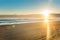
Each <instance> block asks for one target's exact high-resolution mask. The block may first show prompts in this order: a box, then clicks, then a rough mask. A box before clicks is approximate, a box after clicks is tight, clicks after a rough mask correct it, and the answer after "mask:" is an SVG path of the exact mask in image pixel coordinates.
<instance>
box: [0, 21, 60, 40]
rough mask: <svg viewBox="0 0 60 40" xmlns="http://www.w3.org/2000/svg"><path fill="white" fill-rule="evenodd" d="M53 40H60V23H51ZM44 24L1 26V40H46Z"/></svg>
mask: <svg viewBox="0 0 60 40" xmlns="http://www.w3.org/2000/svg"><path fill="white" fill-rule="evenodd" d="M49 26H50V29H51V38H50V39H51V40H60V39H59V38H60V21H56V22H49ZM46 34H47V30H46V25H45V23H44V22H36V23H26V24H18V25H4V26H3V25H2V26H0V40H46Z"/></svg>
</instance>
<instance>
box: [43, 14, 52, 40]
mask: <svg viewBox="0 0 60 40" xmlns="http://www.w3.org/2000/svg"><path fill="white" fill-rule="evenodd" d="M44 22H45V24H46V28H47V35H46V40H50V33H51V32H50V26H49V20H48V14H47V15H45V19H44Z"/></svg>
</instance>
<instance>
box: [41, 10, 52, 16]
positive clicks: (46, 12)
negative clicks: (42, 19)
mask: <svg viewBox="0 0 60 40" xmlns="http://www.w3.org/2000/svg"><path fill="white" fill-rule="evenodd" d="M50 13H51V10H49V9H44V10H43V11H42V14H43V15H45V16H48V15H49V14H50Z"/></svg>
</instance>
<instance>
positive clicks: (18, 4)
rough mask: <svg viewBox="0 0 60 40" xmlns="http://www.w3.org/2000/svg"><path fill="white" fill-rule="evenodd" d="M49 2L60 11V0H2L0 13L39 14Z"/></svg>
mask: <svg viewBox="0 0 60 40" xmlns="http://www.w3.org/2000/svg"><path fill="white" fill-rule="evenodd" d="M48 4H49V7H48V8H51V9H52V10H53V11H54V12H57V13H60V0H0V15H2V14H3V15H21V14H39V13H40V12H41V10H43V9H44V8H47V6H48Z"/></svg>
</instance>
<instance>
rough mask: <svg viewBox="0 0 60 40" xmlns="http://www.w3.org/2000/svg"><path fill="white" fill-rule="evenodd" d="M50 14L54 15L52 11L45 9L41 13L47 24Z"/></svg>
mask: <svg viewBox="0 0 60 40" xmlns="http://www.w3.org/2000/svg"><path fill="white" fill-rule="evenodd" d="M50 13H52V10H50V9H48V8H46V9H44V10H43V11H42V12H41V14H42V15H43V17H44V21H45V22H48V19H49V14H50Z"/></svg>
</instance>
